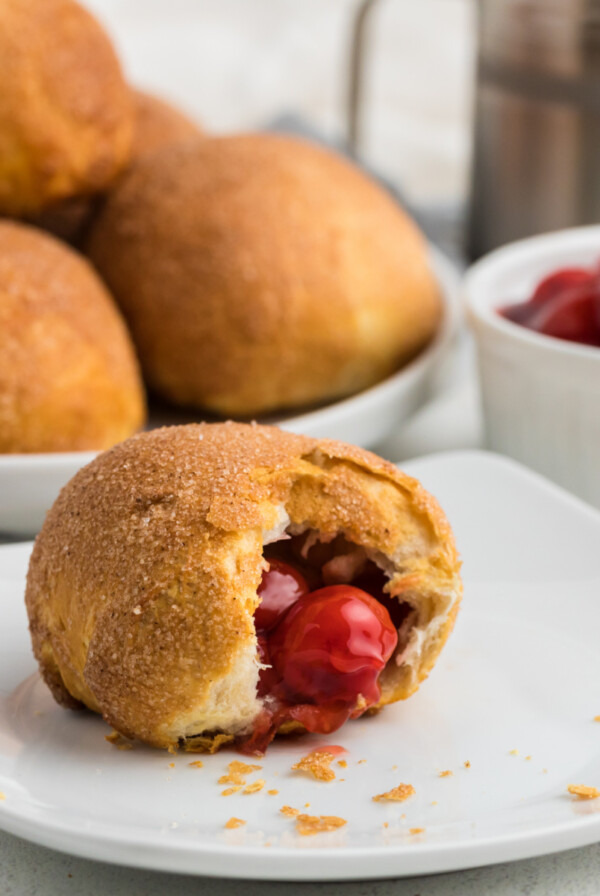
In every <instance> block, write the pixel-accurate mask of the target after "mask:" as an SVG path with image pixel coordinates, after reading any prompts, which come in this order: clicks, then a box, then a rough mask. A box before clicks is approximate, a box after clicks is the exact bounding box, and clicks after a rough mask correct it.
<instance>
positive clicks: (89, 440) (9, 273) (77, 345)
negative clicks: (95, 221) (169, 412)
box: [0, 220, 145, 453]
mask: <svg viewBox="0 0 600 896" xmlns="http://www.w3.org/2000/svg"><path fill="white" fill-rule="evenodd" d="M144 417H145V402H144V394H143V388H142V384H141V380H140V375H139V370H138V366H137V361H136V358H135V353H134V350H133V346H132V345H131V341H130V339H129V335H128V333H127V330H126V329H125V325H124V323H123V320H122V318H121V315H120V314H119V311H118V310H117V308H116V306H115V304H114V302H113V301H112V298H111V296H110V295H109V294H108V292H107V291H106V288H105V287H104V285H103V284H102V283H101V282H100V280H99V279H98V277H97V275H96V274H95V272H94V271H93V270H92V269H91V267H90V266H89V264H88V263H87V262H86V261H85V260H84V259H83V258H81V256H79V255H77V254H76V253H75V252H73V251H72V250H70V249H68V248H67V247H66V246H64V245H62V244H61V243H59V242H57V241H56V240H54V239H53V238H51V237H49V236H47V235H46V234H43V233H41V232H40V231H38V230H35V229H34V228H32V227H27V226H26V225H23V224H16V223H12V222H10V221H1V220H0V452H4V453H6V452H12V453H14V452H19V453H21V452H43V451H75V450H102V449H103V448H108V447H110V446H111V445H113V444H114V443H115V442H118V441H120V440H121V439H125V438H127V436H129V435H131V434H132V433H133V432H135V431H136V429H139V427H140V426H141V425H142V423H143V421H144Z"/></svg>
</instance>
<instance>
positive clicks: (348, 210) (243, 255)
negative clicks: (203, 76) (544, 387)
mask: <svg viewBox="0 0 600 896" xmlns="http://www.w3.org/2000/svg"><path fill="white" fill-rule="evenodd" d="M89 254H90V256H91V258H92V260H93V262H94V263H95V265H96V267H97V268H98V270H99V271H100V274H101V275H102V277H103V278H104V279H105V280H106V282H107V283H108V285H109V288H110V289H111V291H112V292H113V294H114V295H115V298H116V299H117V301H118V302H119V304H120V306H121V308H122V309H123V313H124V314H125V317H126V319H127V321H128V323H129V325H130V329H131V331H132V335H133V339H134V342H135V344H136V347H137V349H138V353H139V355H140V360H141V363H142V368H143V370H144V374H145V377H146V380H147V382H148V384H149V386H150V387H151V388H152V389H154V390H155V391H156V392H158V393H159V394H161V395H162V396H163V397H165V398H167V399H168V400H170V401H172V402H175V403H176V404H180V405H190V406H196V407H200V408H205V409H209V410H211V411H214V412H217V413H219V414H223V415H233V416H253V415H257V414H266V413H268V412H271V411H275V410H278V409H282V408H294V407H299V406H303V405H309V404H313V403H318V402H323V401H326V400H330V399H336V398H339V397H341V396H344V395H348V394H350V393H352V392H356V391H358V390H360V389H363V388H365V387H367V386H370V385H372V384H373V383H375V382H377V381H378V380H380V379H381V378H383V377H385V376H387V375H388V374H390V373H391V372H392V371H394V370H396V369H397V368H399V367H400V366H401V365H403V364H404V363H406V362H407V361H409V360H410V359H411V358H412V357H414V356H415V355H416V354H417V353H418V352H419V350H420V349H421V348H422V347H423V346H424V345H425V344H426V343H427V342H428V340H430V339H431V337H432V335H433V333H434V332H435V330H436V327H437V325H438V323H439V319H440V315H441V304H440V299H439V295H438V288H437V285H436V283H435V280H434V278H433V276H432V273H431V271H430V268H429V265H428V260H427V253H426V248H425V245H424V242H423V239H422V237H421V235H420V233H419V232H418V230H417V228H416V227H415V225H414V224H413V222H412V221H411V220H410V219H409V218H408V217H407V216H406V215H405V214H404V212H402V210H401V209H400V208H399V207H398V205H397V203H396V202H394V201H393V200H392V198H391V197H390V196H389V195H388V194H386V193H385V192H384V191H383V190H382V189H381V188H380V187H379V186H378V185H377V184H376V183H375V182H374V181H372V180H370V179H369V178H367V177H366V176H365V175H364V174H362V173H361V172H360V171H359V170H358V169H357V168H355V167H354V166H353V165H351V164H350V163H349V162H347V161H345V160H344V159H343V158H341V157H340V156H338V155H336V154H334V153H332V152H329V151H327V150H324V149H321V148H319V147H317V146H315V145H312V144H310V143H308V142H305V141H302V140H295V139H292V138H288V137H282V136H275V135H272V134H271V135H268V134H254V135H246V136H233V137H223V138H214V139H201V140H197V141H195V142H194V141H187V142H186V143H185V144H183V143H182V144H178V145H177V146H171V147H168V148H166V149H164V150H162V151H160V152H156V153H153V154H152V156H149V157H147V158H145V159H143V160H142V161H141V162H140V163H139V164H137V165H135V166H134V168H133V169H132V170H131V172H130V173H129V174H128V175H127V176H126V177H125V178H124V179H123V181H122V182H121V183H120V184H119V186H118V188H117V189H116V190H115V191H114V192H113V193H112V195H111V196H110V198H109V200H108V202H107V204H106V206H105V207H104V209H103V211H102V213H101V215H100V216H99V218H98V219H97V221H96V222H95V225H94V227H93V229H92V233H91V237H90V243H89Z"/></svg>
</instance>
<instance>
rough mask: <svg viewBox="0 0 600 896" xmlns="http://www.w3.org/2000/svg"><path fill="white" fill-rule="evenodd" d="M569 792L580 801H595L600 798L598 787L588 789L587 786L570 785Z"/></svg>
mask: <svg viewBox="0 0 600 896" xmlns="http://www.w3.org/2000/svg"><path fill="white" fill-rule="evenodd" d="M567 790H568V791H569V793H572V794H573V796H576V797H577V799H578V800H595V799H596V798H597V797H599V796H600V790H598V788H597V787H587V786H586V785H585V784H569V786H568V787H567Z"/></svg>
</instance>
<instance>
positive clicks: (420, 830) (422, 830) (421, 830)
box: [408, 828, 425, 834]
mask: <svg viewBox="0 0 600 896" xmlns="http://www.w3.org/2000/svg"><path fill="white" fill-rule="evenodd" d="M408 833H409V834H424V833H425V828H409V829H408Z"/></svg>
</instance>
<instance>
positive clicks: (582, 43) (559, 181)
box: [467, 0, 600, 258]
mask: <svg viewBox="0 0 600 896" xmlns="http://www.w3.org/2000/svg"><path fill="white" fill-rule="evenodd" d="M478 29H479V57H478V65H477V87H476V96H475V134H474V155H473V168H472V188H471V208H470V220H469V227H468V247H467V248H468V251H469V254H470V255H471V257H474V258H475V257H477V256H479V255H481V254H483V253H484V252H487V251H488V250H489V249H493V248H494V247H496V246H499V245H501V244H502V243H506V242H509V241H511V240H515V239H519V238H521V237H524V236H528V235H530V234H535V233H540V232H542V231H548V230H555V229H559V228H563V227H569V226H572V225H577V224H588V223H596V222H598V221H600V0H480V2H479V23H478Z"/></svg>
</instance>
